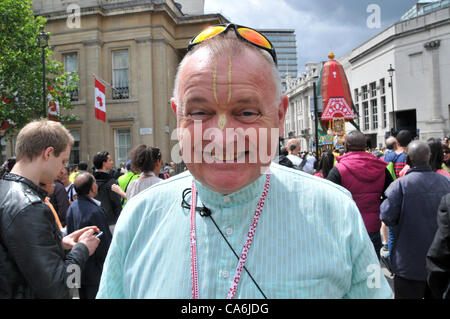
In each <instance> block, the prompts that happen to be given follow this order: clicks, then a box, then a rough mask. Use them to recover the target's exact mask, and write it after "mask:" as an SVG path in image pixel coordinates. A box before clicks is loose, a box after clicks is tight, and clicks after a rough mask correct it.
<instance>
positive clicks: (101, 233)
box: [95, 231, 103, 238]
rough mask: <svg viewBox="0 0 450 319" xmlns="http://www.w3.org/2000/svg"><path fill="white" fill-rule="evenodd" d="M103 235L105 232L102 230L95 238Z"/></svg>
mask: <svg viewBox="0 0 450 319" xmlns="http://www.w3.org/2000/svg"><path fill="white" fill-rule="evenodd" d="M102 235H103V232H102V231H101V232H99V233H98V234H97V235H95V238H100V236H102Z"/></svg>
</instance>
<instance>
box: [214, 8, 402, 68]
mask: <svg viewBox="0 0 450 319" xmlns="http://www.w3.org/2000/svg"><path fill="white" fill-rule="evenodd" d="M287 1H289V0H227V1H225V0H205V13H221V14H222V15H223V16H224V17H226V18H227V19H228V20H229V21H231V22H234V23H237V24H242V25H245V26H249V27H252V28H256V29H294V30H295V34H296V39H297V59H298V61H299V66H298V69H299V70H300V71H301V70H303V69H304V65H305V63H307V62H319V61H322V60H327V56H328V53H329V51H330V50H333V52H334V53H335V55H336V56H337V57H340V56H342V55H344V54H347V53H348V52H350V51H351V50H352V49H354V48H356V47H357V46H358V45H360V44H361V43H363V42H364V41H366V40H368V39H369V38H370V37H372V36H373V35H375V34H376V33H378V32H381V31H382V29H376V30H374V29H369V28H368V27H367V26H366V25H365V21H366V16H368V15H369V13H367V12H366V10H365V8H366V4H363V3H359V6H358V7H354V5H352V3H351V2H350V3H349V2H347V1H346V2H344V3H340V2H339V4H336V2H329V1H324V0H320V1H318V2H317V3H316V2H314V3H312V2H305V1H306V0H304V1H303V0H296V1H295V2H294V1H292V0H290V1H289V3H291V4H290V5H289V4H288V3H287ZM330 1H331V0H330ZM353 1H356V0H353ZM358 1H359V0H358ZM379 1H385V0H379ZM402 1H403V2H408V1H411V0H402ZM399 2H400V1H399ZM385 3H386V4H388V3H389V2H385ZM331 5H333V6H331ZM408 5H409V4H408ZM351 9H353V10H351ZM326 10H331V11H332V12H329V11H328V12H327V11H326ZM333 10H334V11H333ZM359 11H361V12H359ZM392 14H394V13H392ZM394 15H395V14H394ZM399 16H400V14H399Z"/></svg>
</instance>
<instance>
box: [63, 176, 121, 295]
mask: <svg viewBox="0 0 450 319" xmlns="http://www.w3.org/2000/svg"><path fill="white" fill-rule="evenodd" d="M74 185H75V190H76V191H77V194H78V199H77V200H75V201H74V202H73V203H72V205H70V207H69V209H68V211H67V216H66V221H67V231H68V232H72V231H75V230H77V229H82V228H83V227H85V226H87V225H95V226H97V227H98V229H99V230H100V232H98V233H97V234H96V236H95V237H96V238H100V244H99V245H98V248H97V250H96V251H95V253H94V254H93V255H92V256H91V257H89V259H88V261H87V262H86V266H85V267H84V269H83V271H82V272H81V288H80V289H79V294H80V299H95V296H96V294H97V291H98V286H99V284H100V277H101V274H102V270H103V263H104V261H105V258H106V254H107V253H108V249H109V245H110V244H111V239H112V234H111V231H110V230H109V226H108V221H107V219H106V215H105V212H104V210H103V208H102V207H101V206H100V202H99V201H98V200H96V199H95V198H94V197H95V196H96V195H97V192H98V185H97V182H96V180H95V177H94V176H93V175H92V174H90V173H87V172H84V173H80V174H79V175H78V176H77V177H76V178H75V182H74Z"/></svg>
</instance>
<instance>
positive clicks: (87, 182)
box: [73, 172, 95, 196]
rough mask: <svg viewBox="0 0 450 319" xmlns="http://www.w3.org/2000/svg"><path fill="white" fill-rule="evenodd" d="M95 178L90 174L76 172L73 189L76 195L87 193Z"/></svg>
mask: <svg viewBox="0 0 450 319" xmlns="http://www.w3.org/2000/svg"><path fill="white" fill-rule="evenodd" d="M94 182H95V179H94V176H92V174H90V173H87V172H84V173H81V174H78V175H77V177H76V178H75V181H74V183H73V184H74V186H75V191H76V192H77V194H78V195H86V196H87V195H88V194H89V192H90V191H91V188H92V185H94Z"/></svg>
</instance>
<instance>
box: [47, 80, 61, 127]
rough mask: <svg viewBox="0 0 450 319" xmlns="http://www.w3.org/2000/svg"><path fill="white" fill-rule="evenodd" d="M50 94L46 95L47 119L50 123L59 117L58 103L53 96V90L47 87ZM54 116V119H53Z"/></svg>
mask: <svg viewBox="0 0 450 319" xmlns="http://www.w3.org/2000/svg"><path fill="white" fill-rule="evenodd" d="M48 90H49V91H50V93H49V94H48V97H47V98H48V118H49V119H50V120H52V121H56V117H57V116H59V112H60V110H59V103H58V101H57V100H56V99H55V98H54V96H53V88H52V87H48ZM55 116H56V117H55Z"/></svg>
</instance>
